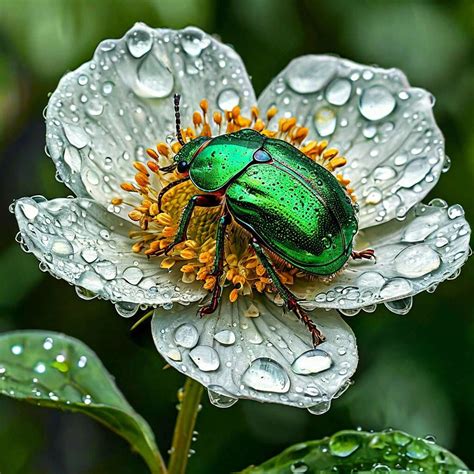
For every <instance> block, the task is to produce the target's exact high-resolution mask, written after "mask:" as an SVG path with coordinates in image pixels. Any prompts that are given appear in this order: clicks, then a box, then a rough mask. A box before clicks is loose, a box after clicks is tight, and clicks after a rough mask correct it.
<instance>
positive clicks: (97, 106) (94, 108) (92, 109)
mask: <svg viewBox="0 0 474 474" xmlns="http://www.w3.org/2000/svg"><path fill="white" fill-rule="evenodd" d="M103 111H104V106H103V104H102V102H101V101H100V100H99V99H92V100H90V101H89V102H88V104H87V105H86V112H87V113H88V114H89V115H92V116H93V117H97V116H99V115H101V114H102V112H103Z"/></svg>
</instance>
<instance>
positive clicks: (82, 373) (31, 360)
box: [0, 331, 162, 472]
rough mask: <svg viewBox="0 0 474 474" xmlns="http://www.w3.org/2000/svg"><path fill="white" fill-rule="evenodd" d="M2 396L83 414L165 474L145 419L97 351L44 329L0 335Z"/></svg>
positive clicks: (0, 384) (151, 467)
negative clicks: (117, 382)
mask: <svg viewBox="0 0 474 474" xmlns="http://www.w3.org/2000/svg"><path fill="white" fill-rule="evenodd" d="M0 393H2V394H3V395H6V396H7V397H10V398H15V399H17V400H22V401H26V402H29V403H32V404H35V405H38V406H44V407H51V408H57V409H61V410H67V411H73V412H80V413H84V414H85V415H88V416H90V417H91V418H94V419H95V420H97V421H99V422H100V423H102V424H104V425H105V426H107V427H108V428H110V429H111V430H112V431H114V432H116V433H117V434H119V435H120V436H122V437H123V438H125V439H126V440H127V441H128V442H129V443H130V445H131V446H132V448H133V450H135V451H137V452H138V453H139V454H140V455H141V456H142V457H143V459H144V460H145V461H146V463H147V464H148V466H149V468H150V470H151V472H160V464H162V460H161V456H160V454H159V451H158V448H157V446H156V444H155V439H154V435H153V433H152V431H151V429H150V427H149V426H148V424H147V423H146V421H145V420H144V419H143V418H142V417H141V416H140V415H138V414H137V413H136V412H135V411H134V410H133V408H132V407H131V406H130V405H129V404H128V402H127V400H125V398H124V396H123V395H122V393H121V392H120V391H119V389H118V388H117V386H116V385H115V383H114V381H113V378H112V377H111V375H110V374H109V373H108V372H107V370H106V369H105V367H104V366H103V365H102V363H101V361H100V360H99V358H98V357H97V355H96V354H94V352H92V351H91V350H90V349H89V348H88V347H87V346H86V345H84V344H83V343H82V342H80V341H78V340H76V339H73V338H71V337H68V336H65V335H62V334H58V333H52V332H45V331H18V332H9V333H4V334H1V335H0Z"/></svg>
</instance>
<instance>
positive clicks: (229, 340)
mask: <svg viewBox="0 0 474 474" xmlns="http://www.w3.org/2000/svg"><path fill="white" fill-rule="evenodd" d="M214 339H215V340H216V341H217V342H220V343H221V344H222V345H224V346H230V345H232V344H234V342H235V334H234V332H233V331H230V330H229V329H224V330H223V331H219V332H218V333H217V334H215V335H214Z"/></svg>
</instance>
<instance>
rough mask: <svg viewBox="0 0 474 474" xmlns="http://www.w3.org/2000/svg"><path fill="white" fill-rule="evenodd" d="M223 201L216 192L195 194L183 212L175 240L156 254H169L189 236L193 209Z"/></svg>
mask: <svg viewBox="0 0 474 474" xmlns="http://www.w3.org/2000/svg"><path fill="white" fill-rule="evenodd" d="M221 203H222V198H221V197H219V196H215V195H214V194H196V195H195V196H193V197H192V198H191V199H190V200H189V201H188V203H187V204H186V207H185V208H184V210H183V213H182V214H181V219H180V220H179V225H178V231H177V232H176V235H175V236H174V239H173V242H172V243H171V244H170V245H168V246H167V247H165V248H164V249H161V250H160V251H159V252H158V253H156V254H155V255H163V254H167V253H168V252H169V251H170V250H171V249H172V248H173V247H174V246H175V245H178V244H180V243H181V242H183V241H184V240H186V238H187V231H188V227H189V223H190V222H191V217H192V215H193V211H194V208H195V207H216V206H220V205H221Z"/></svg>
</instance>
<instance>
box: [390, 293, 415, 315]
mask: <svg viewBox="0 0 474 474" xmlns="http://www.w3.org/2000/svg"><path fill="white" fill-rule="evenodd" d="M412 306H413V298H412V297H411V296H408V297H406V298H402V299H400V300H393V301H387V302H385V307H386V308H387V309H388V310H389V311H391V312H392V313H395V314H400V315H405V314H407V313H408V312H409V311H410V309H411V308H412Z"/></svg>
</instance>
